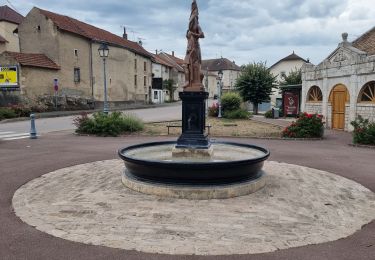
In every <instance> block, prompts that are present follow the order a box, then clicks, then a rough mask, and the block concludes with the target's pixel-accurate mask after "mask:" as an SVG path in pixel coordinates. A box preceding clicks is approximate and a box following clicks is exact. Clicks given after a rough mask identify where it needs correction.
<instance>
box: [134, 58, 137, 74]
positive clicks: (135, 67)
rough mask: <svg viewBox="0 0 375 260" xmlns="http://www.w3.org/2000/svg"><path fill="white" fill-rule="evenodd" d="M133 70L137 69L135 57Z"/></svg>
mask: <svg viewBox="0 0 375 260" xmlns="http://www.w3.org/2000/svg"><path fill="white" fill-rule="evenodd" d="M134 70H135V71H137V59H134Z"/></svg>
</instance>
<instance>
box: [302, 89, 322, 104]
mask: <svg viewBox="0 0 375 260" xmlns="http://www.w3.org/2000/svg"><path fill="white" fill-rule="evenodd" d="M322 101H323V93H322V90H321V89H320V88H319V87H318V86H315V85H314V86H312V87H310V89H309V91H308V92H307V97H306V102H308V103H309V102H314V103H321V102H322Z"/></svg>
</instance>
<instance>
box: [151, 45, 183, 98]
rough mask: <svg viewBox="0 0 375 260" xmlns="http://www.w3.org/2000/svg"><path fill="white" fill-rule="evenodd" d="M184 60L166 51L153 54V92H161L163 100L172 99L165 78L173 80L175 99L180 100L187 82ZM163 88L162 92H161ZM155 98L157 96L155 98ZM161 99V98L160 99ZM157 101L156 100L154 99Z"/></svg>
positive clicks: (155, 93)
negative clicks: (166, 87) (180, 93)
mask: <svg viewBox="0 0 375 260" xmlns="http://www.w3.org/2000/svg"><path fill="white" fill-rule="evenodd" d="M183 64H184V61H183V60H182V59H180V58H178V57H176V56H175V55H174V52H172V54H168V53H165V52H160V53H156V54H154V55H153V85H152V89H153V94H154V97H155V96H156V95H157V93H161V95H162V96H161V100H162V101H161V102H158V103H162V102H164V101H171V100H170V94H169V91H168V90H167V89H165V87H164V86H163V82H164V81H165V80H169V79H170V80H173V84H174V89H175V91H174V92H173V100H179V94H178V93H179V92H181V91H183V86H184V84H185V73H184V68H183ZM160 90H162V92H160ZM153 99H154V100H155V98H153ZM159 101H160V100H159ZM153 102H154V103H155V101H153Z"/></svg>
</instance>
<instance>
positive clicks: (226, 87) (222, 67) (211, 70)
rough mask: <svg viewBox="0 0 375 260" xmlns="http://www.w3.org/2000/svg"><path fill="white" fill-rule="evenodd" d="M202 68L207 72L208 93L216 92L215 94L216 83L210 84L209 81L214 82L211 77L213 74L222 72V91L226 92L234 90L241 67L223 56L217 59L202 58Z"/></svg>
mask: <svg viewBox="0 0 375 260" xmlns="http://www.w3.org/2000/svg"><path fill="white" fill-rule="evenodd" d="M202 70H203V71H207V72H208V77H209V79H208V81H209V88H208V89H209V92H210V93H213V92H216V93H215V94H217V90H216V89H217V84H216V83H215V84H210V82H212V83H214V82H213V78H212V77H213V75H216V76H217V75H218V73H219V71H222V72H223V79H222V84H223V92H228V91H232V90H234V86H235V84H236V80H237V79H238V77H239V75H240V72H241V68H240V67H239V66H238V65H237V64H236V63H235V62H234V61H230V60H228V59H227V58H223V57H221V58H219V59H208V60H202ZM203 82H205V79H203ZM215 90H216V91H215Z"/></svg>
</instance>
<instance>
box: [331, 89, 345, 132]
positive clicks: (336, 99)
mask: <svg viewBox="0 0 375 260" xmlns="http://www.w3.org/2000/svg"><path fill="white" fill-rule="evenodd" d="M332 99H333V100H332V101H333V102H332V128H333V129H340V130H344V128H345V102H346V91H333V97H332Z"/></svg>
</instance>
